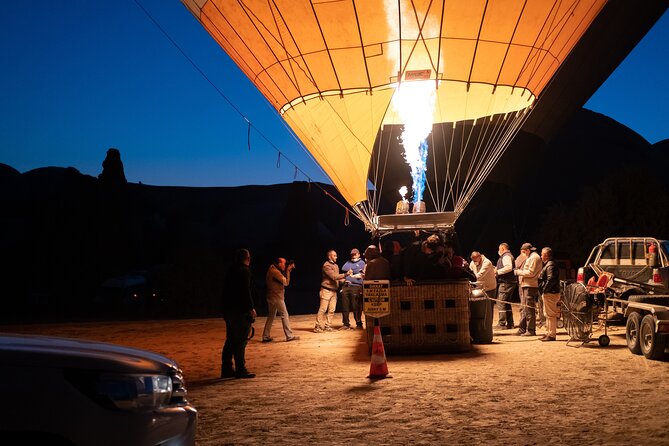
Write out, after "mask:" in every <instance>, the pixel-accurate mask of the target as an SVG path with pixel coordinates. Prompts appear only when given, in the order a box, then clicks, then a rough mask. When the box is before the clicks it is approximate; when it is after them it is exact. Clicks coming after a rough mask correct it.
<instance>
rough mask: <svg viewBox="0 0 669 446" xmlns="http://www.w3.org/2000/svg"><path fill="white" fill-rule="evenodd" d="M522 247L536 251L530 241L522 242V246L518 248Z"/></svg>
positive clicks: (521, 248)
mask: <svg viewBox="0 0 669 446" xmlns="http://www.w3.org/2000/svg"><path fill="white" fill-rule="evenodd" d="M523 249H529V250H530V251H536V250H537V248H535V247H534V246H532V243H523V246H521V247H520V250H521V251H522V250H523Z"/></svg>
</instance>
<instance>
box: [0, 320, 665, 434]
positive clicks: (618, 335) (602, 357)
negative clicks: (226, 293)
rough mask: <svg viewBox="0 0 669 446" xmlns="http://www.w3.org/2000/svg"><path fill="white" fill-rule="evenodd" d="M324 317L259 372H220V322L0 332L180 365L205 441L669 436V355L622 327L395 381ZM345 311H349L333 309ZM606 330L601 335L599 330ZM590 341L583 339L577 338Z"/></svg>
mask: <svg viewBox="0 0 669 446" xmlns="http://www.w3.org/2000/svg"><path fill="white" fill-rule="evenodd" d="M314 320H315V316H314V315H303V316H292V317H291V322H292V325H293V329H294V331H295V334H297V335H299V336H301V339H300V340H299V341H297V342H282V341H283V333H282V330H281V324H280V321H276V322H275V324H274V326H273V329H272V336H273V337H274V339H275V341H274V342H271V343H266V344H263V343H261V342H260V332H261V331H262V327H263V324H264V322H265V319H264V318H258V320H257V321H256V324H255V328H256V331H257V334H256V336H255V337H254V339H253V340H252V341H251V342H250V343H249V346H248V349H247V365H248V368H249V369H250V370H251V371H253V372H255V373H257V375H258V376H257V377H256V378H255V379H249V380H220V379H218V374H219V364H220V349H221V345H222V342H223V339H224V334H225V325H224V322H223V321H222V320H221V319H192V320H170V321H143V322H103V323H99V322H98V323H80V324H68V325H26V326H0V330H1V331H5V332H7V331H13V332H21V333H36V334H48V335H57V336H67V337H75V338H86V339H94V340H100V341H105V342H112V343H116V344H121V345H127V346H132V347H138V348H142V349H146V350H152V351H155V352H158V353H161V354H164V355H167V356H169V357H171V358H174V359H175V360H177V361H178V362H179V364H180V365H181V367H182V368H183V370H184V374H185V377H186V381H187V385H188V389H189V398H190V399H191V401H192V402H193V404H194V405H195V406H196V407H197V409H198V411H199V422H198V423H199V425H198V430H197V443H198V444H199V445H225V444H267V443H275V444H289V445H292V444H294V445H303V444H393V445H395V444H446V443H455V444H482V443H487V444H505V445H530V444H537V445H538V444H541V445H544V444H562V445H575V444H578V445H583V444H606V445H609V444H619V445H628V444H643V445H652V444H669V428H668V427H667V425H668V421H667V415H666V414H667V408H668V407H669V384H667V380H668V379H669V359H668V358H667V356H669V354H668V355H665V358H664V359H663V360H661V361H648V360H646V359H644V358H643V356H635V355H633V354H631V353H630V352H629V351H628V349H627V347H626V344H625V331H624V327H612V328H611V327H610V329H609V335H610V337H611V345H610V346H608V347H600V346H599V345H598V343H597V342H596V340H595V341H593V342H591V343H589V344H586V345H584V346H582V347H576V346H574V347H571V346H567V345H566V341H567V338H568V336H567V335H566V334H565V332H564V331H563V330H561V331H558V341H557V342H548V343H542V342H539V341H537V340H536V338H525V337H522V338H521V337H518V336H513V335H512V333H513V331H502V332H499V333H498V332H496V333H495V336H494V340H493V343H492V344H489V345H476V346H473V349H472V351H471V352H469V353H459V354H437V355H425V356H389V357H388V368H389V371H390V374H391V375H392V379H385V380H380V381H375V382H371V381H370V380H368V379H367V378H366V377H367V375H368V373H369V368H370V358H369V356H368V355H367V345H366V341H365V335H364V332H363V331H358V330H350V331H335V332H330V333H320V334H316V333H313V332H312V328H313V326H314ZM335 320H336V321H340V320H341V316H340V315H339V314H336V315H335ZM598 335H599V333H597V332H596V333H595V337H596V336H598ZM577 345H578V344H577Z"/></svg>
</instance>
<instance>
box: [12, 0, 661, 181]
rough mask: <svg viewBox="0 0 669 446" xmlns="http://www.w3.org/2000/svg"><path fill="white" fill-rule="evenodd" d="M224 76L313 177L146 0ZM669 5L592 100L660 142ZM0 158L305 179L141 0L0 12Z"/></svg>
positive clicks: (211, 176) (300, 152)
mask: <svg viewBox="0 0 669 446" xmlns="http://www.w3.org/2000/svg"><path fill="white" fill-rule="evenodd" d="M138 1H139V2H140V3H141V5H142V6H143V7H144V8H146V10H147V11H149V13H150V14H151V15H152V16H153V17H154V18H155V19H156V21H157V22H158V23H159V24H160V26H161V27H162V28H163V29H165V31H166V32H167V33H168V34H169V35H170V36H171V37H172V38H173V39H174V40H175V41H176V42H177V43H178V44H179V46H180V47H181V48H182V49H183V51H184V52H185V53H186V54H187V55H188V57H189V58H190V59H191V60H193V62H194V63H195V64H196V65H197V66H198V67H199V68H200V69H201V70H202V71H203V72H204V73H205V74H206V76H207V77H208V78H209V79H210V80H211V82H212V83H213V84H215V85H216V87H217V88H218V89H219V90H220V91H221V92H222V93H223V95H225V96H226V97H227V98H228V99H229V100H230V101H231V102H232V103H233V104H234V106H235V107H236V108H237V109H239V110H240V111H241V112H242V113H243V114H244V116H246V117H247V118H248V120H249V121H250V122H251V123H253V125H254V126H255V127H257V128H258V129H259V130H260V131H261V132H262V133H263V134H264V135H265V136H267V138H268V139H269V140H270V141H271V142H272V144H274V146H276V147H278V148H280V150H281V151H282V152H283V153H284V155H285V156H287V157H288V158H289V159H290V160H291V161H293V162H294V163H295V164H296V165H297V166H298V167H299V168H300V169H301V170H302V171H303V172H305V173H306V174H307V175H308V176H309V178H311V179H312V180H314V181H327V179H326V177H325V175H324V174H323V173H322V172H321V171H320V169H319V167H318V166H317V165H316V164H315V163H314V162H313V161H312V160H311V158H310V157H309V155H308V154H307V153H306V152H305V150H304V149H303V148H302V146H301V145H300V144H299V143H298V142H297V141H296V140H295V139H294V138H293V136H292V134H291V133H290V132H289V131H287V127H286V126H285V125H284V124H283V121H282V120H281V118H279V115H278V114H277V113H276V112H275V111H274V109H273V108H272V107H270V106H269V105H268V104H267V102H266V101H265V99H264V98H263V97H262V96H261V95H260V94H259V93H258V92H257V91H256V90H255V87H254V86H253V85H252V84H251V83H250V82H249V81H248V80H247V79H246V77H245V76H244V75H243V74H242V73H241V72H240V71H239V70H238V69H237V67H236V66H235V65H234V64H233V63H232V62H231V61H230V60H229V59H228V58H227V56H226V55H225V53H224V52H223V50H222V49H220V47H219V46H218V45H217V44H216V43H215V42H214V40H213V39H212V38H211V37H210V36H209V34H207V33H206V32H205V31H204V29H203V28H202V27H201V26H200V24H199V23H198V22H197V21H196V20H195V18H194V17H193V16H192V15H191V14H190V12H189V11H188V10H187V9H186V8H185V7H184V6H183V5H182V4H181V3H180V2H179V1H178V0H138ZM668 48H669V15H668V14H667V13H665V15H664V16H663V17H662V18H661V19H660V20H659V21H658V22H657V24H656V25H655V26H654V27H653V28H652V29H651V30H650V31H649V33H648V34H647V35H646V37H645V38H644V39H643V40H642V41H641V42H640V43H639V45H638V46H637V47H636V48H635V49H634V51H633V52H632V53H630V55H629V56H628V57H627V59H625V61H624V62H623V63H622V64H621V65H620V66H619V67H618V69H617V70H616V71H615V72H614V73H613V74H612V75H611V76H610V78H609V79H608V80H607V82H606V83H604V84H603V85H602V87H601V88H600V89H599V91H597V93H596V94H595V95H594V96H593V97H592V98H591V99H590V101H589V102H588V103H587V104H586V105H585V107H586V108H589V109H591V110H594V111H597V112H600V113H603V114H605V115H607V116H610V117H612V118H613V119H615V120H617V121H619V122H621V123H623V124H624V125H626V126H628V127H630V128H631V129H633V130H634V131H636V132H638V133H639V134H641V136H643V137H644V138H646V139H647V140H648V141H649V142H651V143H655V142H658V141H660V140H663V139H666V138H669V127H668V126H667V118H668V117H669V116H668V115H669V112H668V111H667V110H668V109H667V104H669V89H668V87H667V83H666V76H667V73H669V49H668ZM0 54H1V57H2V63H1V65H2V70H0V104H1V105H2V106H1V107H0V163H5V164H8V165H10V166H12V167H14V168H16V169H17V170H19V171H21V172H25V171H28V170H31V169H34V168H38V167H44V166H60V167H67V166H72V167H75V168H77V169H78V170H79V171H81V172H82V173H84V174H89V175H93V176H97V175H98V174H99V173H100V171H101V170H102V160H103V159H104V156H105V152H106V150H107V149H108V148H109V147H116V148H118V149H119V150H120V151H121V156H122V159H123V163H124V166H125V174H126V177H127V179H128V181H131V182H138V181H141V182H142V183H145V184H153V185H171V186H237V185H244V184H274V183H287V182H291V181H293V179H294V178H296V179H298V180H306V179H307V177H306V176H305V175H304V174H302V173H298V175H297V177H295V169H294V167H293V166H292V165H291V164H290V163H289V162H287V161H286V160H285V159H281V162H280V163H279V164H280V167H279V168H277V157H278V152H277V151H276V149H275V148H274V147H272V146H271V145H270V144H269V143H267V142H266V141H265V140H264V139H263V138H262V137H261V136H260V135H259V134H258V133H257V132H255V131H253V132H252V133H251V150H250V151H249V150H248V147H247V123H246V121H245V120H244V119H243V118H242V117H241V116H240V115H239V114H238V113H237V112H236V111H235V110H234V109H233V108H232V107H231V106H230V105H229V104H228V103H227V102H226V100H225V99H224V98H222V97H221V95H220V94H219V93H218V92H217V91H216V89H215V88H214V87H212V85H211V84H210V83H209V82H208V81H207V80H206V79H205V78H204V77H203V76H202V75H201V74H200V73H198V71H197V70H196V69H195V68H194V67H193V66H192V65H191V63H190V62H189V61H188V59H186V57H184V56H183V55H182V54H181V53H180V52H179V51H178V50H177V49H176V48H175V46H174V45H172V43H171V42H170V41H169V40H168V39H167V38H166V37H165V36H164V34H163V33H162V32H161V31H160V30H159V29H158V28H157V27H156V25H154V23H153V22H151V20H150V19H149V18H148V17H147V15H146V14H145V13H144V12H143V11H142V10H141V9H140V7H139V6H138V5H137V3H135V1H134V0H114V1H112V0H22V1H18V2H4V3H3V7H2V10H0Z"/></svg>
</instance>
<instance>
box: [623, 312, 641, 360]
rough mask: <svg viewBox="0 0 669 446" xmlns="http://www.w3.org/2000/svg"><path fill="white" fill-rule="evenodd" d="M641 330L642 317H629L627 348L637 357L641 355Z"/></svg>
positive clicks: (635, 315)
mask: <svg viewBox="0 0 669 446" xmlns="http://www.w3.org/2000/svg"><path fill="white" fill-rule="evenodd" d="M640 328H641V315H640V314H639V313H636V312H634V313H631V314H630V315H629V316H627V326H626V327H625V338H626V339H627V348H628V349H629V350H630V351H631V352H632V353H634V354H635V355H640V354H641V344H640V343H639V329H640Z"/></svg>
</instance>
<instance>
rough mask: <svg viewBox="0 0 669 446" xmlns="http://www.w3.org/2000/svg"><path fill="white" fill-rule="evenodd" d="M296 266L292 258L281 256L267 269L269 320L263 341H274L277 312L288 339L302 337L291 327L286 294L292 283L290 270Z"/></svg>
mask: <svg viewBox="0 0 669 446" xmlns="http://www.w3.org/2000/svg"><path fill="white" fill-rule="evenodd" d="M294 268H295V262H293V261H292V260H290V261H288V262H286V259H284V258H283V257H279V258H277V259H276V260H275V261H274V263H272V264H271V265H270V266H269V269H268V270H267V275H266V276H265V283H266V285H267V321H265V329H264V330H263V333H262V342H272V338H271V337H270V335H269V334H270V330H272V324H273V323H274V318H275V317H276V315H277V314H278V315H279V317H280V318H281V324H282V325H283V332H284V334H285V335H286V341H297V340H298V339H300V337H299V336H294V335H293V331H292V330H291V329H290V317H289V316H288V309H287V308H286V301H285V296H284V293H285V288H286V287H287V286H288V285H290V272H291V271H292V270H293V269H294Z"/></svg>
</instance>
